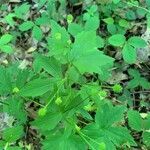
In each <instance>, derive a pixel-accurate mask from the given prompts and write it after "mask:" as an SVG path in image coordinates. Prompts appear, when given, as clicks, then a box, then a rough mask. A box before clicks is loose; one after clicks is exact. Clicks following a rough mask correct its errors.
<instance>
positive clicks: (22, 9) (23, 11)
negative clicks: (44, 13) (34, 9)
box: [14, 3, 30, 19]
mask: <svg viewBox="0 0 150 150" xmlns="http://www.w3.org/2000/svg"><path fill="white" fill-rule="evenodd" d="M29 9H30V5H29V4H28V3H23V4H22V5H20V6H18V7H15V9H14V10H15V15H16V16H17V17H18V18H20V19H24V18H26V15H27V14H28V12H29Z"/></svg>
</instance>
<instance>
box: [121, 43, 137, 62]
mask: <svg viewBox="0 0 150 150" xmlns="http://www.w3.org/2000/svg"><path fill="white" fill-rule="evenodd" d="M122 55H123V59H124V60H125V61H126V62H127V63H129V64H133V63H135V62H136V58H137V55H136V49H135V48H134V47H132V46H130V45H128V44H126V45H125V46H124V47H123V50H122Z"/></svg>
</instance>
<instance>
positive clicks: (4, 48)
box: [0, 45, 13, 54]
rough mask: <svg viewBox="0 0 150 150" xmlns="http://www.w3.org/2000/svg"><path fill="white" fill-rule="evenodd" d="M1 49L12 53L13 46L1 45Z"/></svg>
mask: <svg viewBox="0 0 150 150" xmlns="http://www.w3.org/2000/svg"><path fill="white" fill-rule="evenodd" d="M0 49H1V51H3V52H5V53H8V54H11V53H12V52H13V48H12V47H11V46H10V45H2V46H1V47H0Z"/></svg>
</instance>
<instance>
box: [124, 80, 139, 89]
mask: <svg viewBox="0 0 150 150" xmlns="http://www.w3.org/2000/svg"><path fill="white" fill-rule="evenodd" d="M139 85H140V83H139V80H138V79H132V80H130V81H129V82H128V85H127V88H129V89H134V88H136V87H138V86H139Z"/></svg>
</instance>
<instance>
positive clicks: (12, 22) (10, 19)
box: [5, 13, 16, 26]
mask: <svg viewBox="0 0 150 150" xmlns="http://www.w3.org/2000/svg"><path fill="white" fill-rule="evenodd" d="M15 16H16V15H15V14H14V13H9V14H8V15H7V16H5V20H6V22H7V23H8V24H9V25H10V26H14V25H15V24H16V22H15V21H14V19H13V18H14V17H15Z"/></svg>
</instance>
